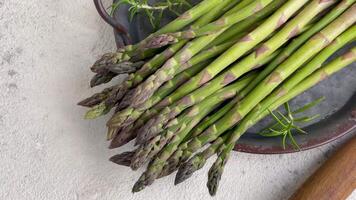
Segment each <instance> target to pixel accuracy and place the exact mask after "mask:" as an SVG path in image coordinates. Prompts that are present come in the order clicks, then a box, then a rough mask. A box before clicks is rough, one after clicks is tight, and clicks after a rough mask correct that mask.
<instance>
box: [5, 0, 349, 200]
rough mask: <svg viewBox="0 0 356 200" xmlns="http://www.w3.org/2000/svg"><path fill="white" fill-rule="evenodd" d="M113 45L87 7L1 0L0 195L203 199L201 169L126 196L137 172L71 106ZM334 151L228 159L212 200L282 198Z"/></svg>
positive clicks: (67, 1) (81, 1) (97, 124)
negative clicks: (116, 159) (180, 180)
mask: <svg viewBox="0 0 356 200" xmlns="http://www.w3.org/2000/svg"><path fill="white" fill-rule="evenodd" d="M113 49H114V45H113V39H112V32H111V29H110V28H109V27H108V26H106V25H105V24H104V23H103V21H102V20H101V19H100V18H99V16H98V15H97V13H96V11H95V9H94V6H93V4H92V2H91V1H87V0H76V1H72V0H60V1H53V0H27V1H16V0H0V91H1V92H0V199H21V200H22V199H41V200H42V199H85V200H88V199H137V200H139V199H145V200H151V199H152V200H154V199H182V200H183V199H184V200H186V199H192V200H193V199H195V200H196V199H198V200H199V199H210V197H209V195H208V192H207V190H206V188H205V182H206V179H207V177H206V173H207V170H208V167H205V168H204V169H203V170H201V171H200V172H199V173H197V174H196V175H195V176H194V177H193V178H192V179H190V180H189V181H187V182H186V183H185V184H181V185H179V186H177V187H174V186H173V177H168V178H165V179H162V180H159V181H157V182H156V183H155V184H154V185H153V186H151V187H149V188H147V189H146V190H144V191H143V192H141V193H138V194H135V195H132V194H131V193H130V191H131V187H132V185H133V183H134V181H135V180H136V179H137V178H138V177H139V175H140V171H139V172H131V171H130V170H129V169H128V168H125V167H120V166H116V165H114V164H112V163H110V162H109V161H108V158H109V157H110V156H111V155H113V154H114V153H115V152H110V151H109V150H107V149H106V148H105V147H106V146H107V143H106V141H105V136H104V133H105V119H101V120H97V121H92V122H90V121H84V120H83V119H82V116H83V114H84V111H85V110H84V109H82V108H80V107H78V106H76V105H75V104H76V102H77V101H78V100H80V99H81V98H84V97H87V96H88V95H89V94H91V93H92V92H93V91H92V90H90V89H89V86H88V84H87V83H88V82H89V79H90V77H91V75H92V74H91V73H90V72H89V70H88V66H90V65H91V64H92V63H93V61H94V60H95V59H96V58H98V56H99V55H100V54H102V53H103V52H105V51H108V50H113ZM345 139H347V138H345V137H344V138H343V139H342V140H341V141H343V140H345ZM338 145H340V141H339V142H337V143H335V142H334V143H333V144H330V145H327V146H324V147H322V148H317V149H314V150H311V151H306V152H301V153H295V154H289V155H271V156H265V155H251V154H243V153H234V154H233V156H232V158H231V160H230V162H229V164H228V165H227V167H226V170H225V173H224V177H223V180H222V182H221V186H220V190H219V192H218V194H217V196H216V197H215V199H243V200H250V199H251V200H252V199H253V200H260V199H261V200H275V199H286V198H287V197H288V196H289V195H291V194H292V193H293V191H294V190H295V189H296V188H297V187H298V186H299V185H300V184H301V183H302V182H303V181H304V180H305V179H306V178H307V177H308V175H310V174H311V173H312V172H313V171H314V170H315V169H316V168H317V167H318V166H320V165H321V163H322V162H323V161H324V160H325V159H326V158H327V157H328V156H329V155H330V153H331V152H332V151H333V150H334V149H335V148H336V147H337V146H338ZM211 162H212V160H211V161H210V162H209V164H211ZM349 199H356V194H355V193H354V195H353V197H350V198H349Z"/></svg>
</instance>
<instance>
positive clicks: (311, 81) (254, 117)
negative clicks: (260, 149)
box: [207, 47, 356, 195]
mask: <svg viewBox="0 0 356 200" xmlns="http://www.w3.org/2000/svg"><path fill="white" fill-rule="evenodd" d="M355 61H356V48H355V47H354V48H353V49H352V50H351V51H349V52H347V53H346V54H344V55H343V56H341V57H339V58H337V59H335V60H334V61H332V62H331V63H329V64H328V65H326V66H324V67H322V68H321V69H319V70H317V71H316V72H314V73H313V74H312V75H310V76H308V77H307V78H306V79H305V80H303V81H302V82H300V83H299V84H298V85H296V86H295V87H294V88H293V89H292V90H290V91H288V93H286V94H283V95H282V96H281V95H280V93H279V92H278V91H277V92H276V93H272V94H271V96H270V97H272V98H273V99H276V98H275V96H278V98H277V101H274V102H272V104H270V102H268V100H269V97H268V98H267V99H266V101H267V102H268V103H265V101H262V102H261V104H260V105H259V106H257V107H256V109H255V110H254V111H253V112H250V113H249V114H248V115H247V116H246V117H245V118H244V119H243V120H242V121H241V123H240V124H239V125H238V126H237V128H236V129H235V130H234V132H233V133H232V134H231V135H230V137H229V138H228V139H227V141H226V142H227V143H226V144H225V148H223V150H222V151H221V153H220V154H219V156H218V158H217V160H216V161H215V163H214V164H213V166H212V167H211V168H210V170H209V179H208V183H207V186H208V189H209V192H210V194H211V195H215V194H216V190H217V187H218V185H219V181H220V179H221V175H222V173H223V169H224V166H225V164H226V162H227V160H228V158H229V156H230V153H231V151H232V149H233V147H234V145H235V143H236V141H237V140H238V139H239V138H240V137H241V135H242V134H243V133H245V131H246V130H247V129H248V128H249V127H251V126H252V125H253V124H256V123H257V122H258V121H259V120H260V119H262V118H263V117H265V116H266V115H268V113H269V112H268V110H267V109H269V110H274V109H276V108H278V107H279V106H280V105H282V104H283V103H285V102H287V101H289V100H290V99H292V98H294V97H295V96H297V95H298V94H300V93H302V92H303V91H305V90H307V89H309V88H310V87H312V86H314V85H315V84H317V83H318V82H320V81H322V80H324V79H325V78H326V77H328V76H330V75H332V74H333V73H335V72H337V71H339V70H341V69H343V68H344V67H346V66H348V65H349V64H351V63H353V62H355ZM306 70H307V69H306ZM299 74H300V75H301V76H303V73H302V72H300V73H299ZM293 78H294V76H293ZM284 86H285V85H284V84H283V85H282V89H285V88H284ZM287 87H288V86H287Z"/></svg>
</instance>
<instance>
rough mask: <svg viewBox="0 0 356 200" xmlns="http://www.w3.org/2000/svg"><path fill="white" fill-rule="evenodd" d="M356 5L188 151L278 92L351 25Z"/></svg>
mask: <svg viewBox="0 0 356 200" xmlns="http://www.w3.org/2000/svg"><path fill="white" fill-rule="evenodd" d="M355 11H356V6H355V5H354V6H352V7H351V8H349V9H348V10H347V11H346V12H345V13H344V14H342V15H341V16H340V17H338V18H337V19H336V20H335V21H334V22H332V23H331V24H329V25H328V26H327V27H326V28H324V29H323V30H322V31H320V32H319V33H318V34H316V35H314V36H313V37H312V38H311V39H309V40H308V41H307V42H306V43H305V44H304V45H303V46H302V47H300V48H299V50H297V51H296V52H295V53H294V54H293V55H292V56H290V57H289V58H288V59H287V60H286V61H284V62H283V63H282V64H281V65H280V66H279V67H277V68H276V69H275V70H274V72H272V73H271V74H270V75H269V76H268V77H267V78H265V79H264V80H263V82H261V83H260V84H259V85H258V86H257V87H256V88H255V89H254V90H253V91H251V92H250V93H249V94H248V95H247V96H246V97H245V98H244V99H243V100H242V101H241V102H240V103H238V104H236V105H235V106H234V107H233V108H232V109H231V110H230V111H229V112H228V113H227V114H226V115H225V116H224V117H223V118H221V119H220V120H219V121H217V122H216V123H214V124H213V125H211V126H210V127H209V128H208V129H206V130H205V131H204V132H203V133H202V134H201V135H199V136H198V137H196V138H194V139H193V140H192V141H191V142H190V143H191V144H189V146H191V147H194V148H191V149H190V148H188V149H187V150H186V151H188V152H189V151H191V152H194V151H195V150H196V149H199V148H200V147H202V146H203V145H205V144H206V143H208V142H210V141H213V140H214V139H215V138H217V137H218V136H219V135H220V134H221V133H223V132H224V131H226V130H227V129H229V128H231V127H232V126H234V125H235V124H236V123H237V122H239V121H240V119H243V117H244V116H245V115H246V114H247V113H248V112H249V111H251V109H253V107H254V106H256V105H257V104H258V103H259V101H261V100H262V99H263V98H265V97H266V96H267V95H268V94H269V93H270V92H271V91H272V90H273V89H275V88H276V87H277V86H278V85H279V84H280V83H281V82H282V81H283V80H285V79H286V78H287V77H288V76H289V75H290V74H292V73H293V72H294V71H295V70H297V69H298V67H300V66H301V65H302V64H303V63H304V62H306V61H307V60H308V59H310V58H311V57H313V56H314V55H315V54H317V53H318V52H319V51H320V50H321V49H323V48H324V47H325V46H327V45H328V44H329V43H330V42H331V41H332V40H333V39H334V38H336V37H337V36H338V35H339V34H340V33H342V32H343V31H344V30H345V29H347V28H348V27H349V26H351V25H352V24H353V23H354V22H355V20H356V16H355V15H353V13H354V12H355Z"/></svg>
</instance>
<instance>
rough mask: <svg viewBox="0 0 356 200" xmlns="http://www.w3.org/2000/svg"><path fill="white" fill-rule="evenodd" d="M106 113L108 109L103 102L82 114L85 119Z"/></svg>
mask: <svg viewBox="0 0 356 200" xmlns="http://www.w3.org/2000/svg"><path fill="white" fill-rule="evenodd" d="M106 113H108V109H107V107H106V105H105V104H99V105H96V106H94V107H93V108H92V109H90V110H89V111H88V112H87V113H86V114H85V116H84V118H85V119H96V118H98V117H100V116H102V115H105V114H106Z"/></svg>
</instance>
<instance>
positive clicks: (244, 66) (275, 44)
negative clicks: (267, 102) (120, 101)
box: [143, 0, 334, 132]
mask: <svg viewBox="0 0 356 200" xmlns="http://www.w3.org/2000/svg"><path fill="white" fill-rule="evenodd" d="M298 2H299V1H298ZM333 3H334V2H333V1H328V2H321V3H320V2H319V1H317V0H315V1H312V2H311V3H310V4H309V5H308V6H307V7H306V8H305V9H303V10H302V12H301V13H299V14H298V15H297V16H296V17H295V18H294V19H293V20H292V21H291V22H289V23H288V24H287V25H286V26H285V27H283V29H282V30H280V31H279V32H278V33H277V34H276V35H274V36H273V37H272V38H271V39H269V40H268V41H267V42H265V43H263V44H262V45H261V46H260V47H259V48H258V49H257V50H256V51H255V52H253V53H251V54H250V55H249V56H247V57H246V58H244V59H243V60H242V61H240V62H238V63H237V64H236V65H234V66H232V67H231V68H230V69H229V70H227V71H226V72H224V73H222V74H221V75H219V76H218V77H217V78H215V79H214V80H212V81H211V82H209V84H206V85H204V86H202V85H203V84H204V83H206V82H207V81H209V80H210V79H211V78H213V77H214V76H215V75H217V74H218V73H219V72H220V71H219V68H218V67H215V68H212V67H211V66H214V65H213V64H211V65H209V66H208V67H207V68H205V69H204V70H203V71H202V72H200V73H199V74H198V75H196V76H194V77H193V78H191V79H190V80H189V81H188V82H187V83H185V84H184V85H182V86H181V87H179V88H178V89H177V90H176V91H175V92H174V93H173V94H172V95H170V96H168V97H166V101H175V100H177V99H180V98H181V99H180V100H179V101H178V102H177V103H175V104H173V105H171V106H169V107H167V108H165V110H164V111H163V112H162V113H161V114H160V115H159V116H157V117H156V118H154V119H151V120H150V121H151V123H150V122H149V123H147V126H144V128H143V129H144V130H145V131H146V132H151V130H155V129H157V127H162V125H164V124H165V123H166V122H167V120H170V119H171V118H172V117H175V116H176V115H178V114H179V113H180V112H181V111H183V110H184V109H186V108H187V107H189V106H191V105H193V104H194V103H196V102H199V101H200V100H201V99H203V98H205V97H206V96H207V95H209V94H211V93H213V92H215V91H216V90H218V89H220V88H221V87H223V86H224V85H226V84H229V82H230V81H234V80H235V79H236V78H238V77H240V76H241V75H243V74H244V73H246V72H248V71H249V70H251V69H252V68H254V67H256V66H258V62H259V61H260V60H262V59H265V58H266V57H267V56H269V55H270V54H271V53H273V52H275V51H276V49H278V48H279V47H280V46H281V45H283V43H285V42H287V41H288V40H289V39H290V38H292V37H294V36H295V35H296V34H297V33H298V32H299V30H300V29H301V28H303V27H304V26H305V25H306V24H307V23H308V22H309V21H310V20H311V19H313V17H314V16H315V15H317V14H318V13H319V12H321V11H322V10H324V9H325V8H327V7H329V6H330V5H332V4H333ZM277 13H278V12H277ZM277 13H276V14H277ZM272 17H273V16H272ZM267 22H268V21H266V22H265V23H264V25H266V24H269V23H267ZM264 25H261V26H260V27H263V26H264ZM256 30H257V29H256ZM249 35H251V34H249ZM252 35H254V34H252ZM223 55H224V54H223ZM223 55H222V56H223ZM222 56H220V57H222ZM214 62H215V61H214ZM214 62H213V63H214ZM200 86H202V87H200ZM198 87H200V88H199V89H197V90H195V89H196V88H198ZM193 90H195V91H194V92H192V93H191V94H189V95H186V94H187V93H189V92H191V91H193ZM182 97H183V98H182ZM149 126H151V127H149Z"/></svg>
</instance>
